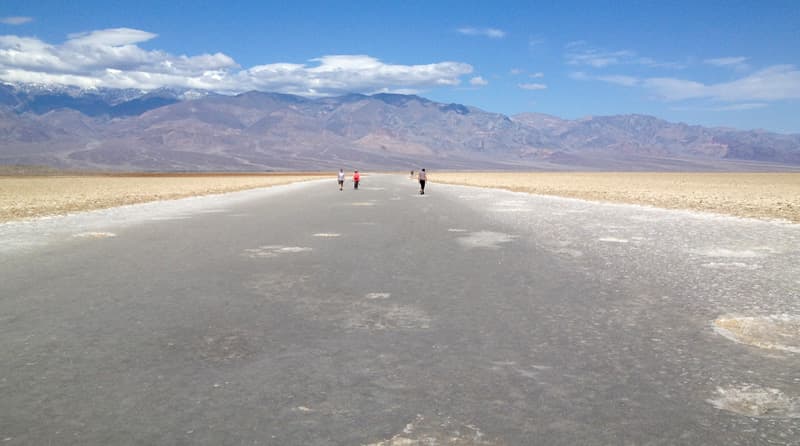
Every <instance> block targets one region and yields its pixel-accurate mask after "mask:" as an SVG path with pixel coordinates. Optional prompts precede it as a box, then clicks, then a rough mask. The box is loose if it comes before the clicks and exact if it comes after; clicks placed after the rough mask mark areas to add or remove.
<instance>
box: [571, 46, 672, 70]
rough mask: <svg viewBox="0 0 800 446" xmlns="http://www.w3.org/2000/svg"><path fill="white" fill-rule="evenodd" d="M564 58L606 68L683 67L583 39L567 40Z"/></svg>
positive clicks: (577, 62)
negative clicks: (610, 49)
mask: <svg viewBox="0 0 800 446" xmlns="http://www.w3.org/2000/svg"><path fill="white" fill-rule="evenodd" d="M566 50H567V51H566V53H565V55H564V58H565V59H566V61H567V64H569V65H583V66H589V67H592V68H606V67H610V66H613V65H642V66H647V67H653V68H676V69H679V68H685V66H684V65H683V64H680V63H677V62H662V61H658V60H656V59H653V58H651V57H643V56H640V55H638V54H637V53H636V52H635V51H632V50H627V49H623V50H616V51H608V50H603V49H598V48H594V47H591V46H589V45H588V44H587V43H586V42H585V41H582V40H579V41H575V42H569V43H568V44H567V45H566Z"/></svg>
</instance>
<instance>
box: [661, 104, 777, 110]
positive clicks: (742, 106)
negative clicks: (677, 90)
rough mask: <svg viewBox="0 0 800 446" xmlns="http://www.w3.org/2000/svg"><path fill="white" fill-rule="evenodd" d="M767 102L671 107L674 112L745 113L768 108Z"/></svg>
mask: <svg viewBox="0 0 800 446" xmlns="http://www.w3.org/2000/svg"><path fill="white" fill-rule="evenodd" d="M768 106H769V104H767V103H766V102H746V103H743V104H731V105H722V106H717V107H670V110H674V111H715V112H719V111H745V110H756V109H759V108H765V107H768Z"/></svg>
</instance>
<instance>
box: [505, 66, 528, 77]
mask: <svg viewBox="0 0 800 446" xmlns="http://www.w3.org/2000/svg"><path fill="white" fill-rule="evenodd" d="M524 72H525V70H523V69H521V68H512V69H511V70H509V73H511V74H512V75H514V76H518V75H520V74H522V73H524Z"/></svg>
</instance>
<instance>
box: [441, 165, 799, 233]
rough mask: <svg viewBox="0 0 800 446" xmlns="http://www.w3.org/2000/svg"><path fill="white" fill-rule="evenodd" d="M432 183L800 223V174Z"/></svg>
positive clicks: (487, 178)
mask: <svg viewBox="0 0 800 446" xmlns="http://www.w3.org/2000/svg"><path fill="white" fill-rule="evenodd" d="M428 179H429V181H431V182H439V183H450V184H463V185H471V186H481V187H493V188H500V189H508V190H513V191H518V192H528V193H532V194H543V195H557V196H561V197H572V198H581V199H585V200H595V201H608V202H616V203H635V204H644V205H650V206H656V207H661V208H668V209H691V210H698V211H705V212H715V213H721V214H728V215H736V216H740V217H755V218H762V219H786V220H789V221H792V222H795V223H800V173H639V172H637V173H614V172H609V173H588V172H582V173H563V172H559V173H550V172H547V173H521V172H515V173H507V172H442V173H430V174H428Z"/></svg>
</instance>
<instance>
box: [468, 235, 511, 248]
mask: <svg viewBox="0 0 800 446" xmlns="http://www.w3.org/2000/svg"><path fill="white" fill-rule="evenodd" d="M512 240H514V236H512V235H510V234H504V233H502V232H494V231H478V232H471V233H469V235H467V236H464V237H459V238H458V242H459V243H461V245H463V246H464V247H466V248H469V249H473V248H486V249H500V247H501V245H502V244H504V243H509V242H511V241H512Z"/></svg>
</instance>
